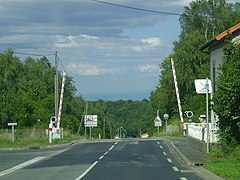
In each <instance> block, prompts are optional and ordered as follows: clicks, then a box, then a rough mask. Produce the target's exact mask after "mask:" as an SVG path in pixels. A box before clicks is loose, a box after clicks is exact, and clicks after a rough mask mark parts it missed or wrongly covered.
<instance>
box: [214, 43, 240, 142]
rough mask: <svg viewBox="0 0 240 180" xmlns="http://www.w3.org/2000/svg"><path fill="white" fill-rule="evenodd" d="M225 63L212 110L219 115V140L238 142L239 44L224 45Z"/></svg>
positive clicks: (239, 133) (239, 140)
mask: <svg viewBox="0 0 240 180" xmlns="http://www.w3.org/2000/svg"><path fill="white" fill-rule="evenodd" d="M224 53H225V63H224V64H223V65H222V67H221V74H220V76H219V79H218V81H217V84H216V85H217V91H216V93H215V94H214V97H213V102H214V106H213V108H214V111H215V112H216V113H217V114H218V116H219V128H220V137H221V141H222V143H224V144H239V143H240V104H239V102H240V79H239V74H240V59H239V57H240V45H239V44H238V45H234V44H229V45H227V46H225V49H224Z"/></svg>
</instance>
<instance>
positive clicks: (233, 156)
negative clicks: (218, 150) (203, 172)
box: [204, 146, 240, 180]
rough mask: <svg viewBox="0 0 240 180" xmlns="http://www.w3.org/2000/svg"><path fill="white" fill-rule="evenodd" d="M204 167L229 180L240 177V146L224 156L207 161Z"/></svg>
mask: <svg viewBox="0 0 240 180" xmlns="http://www.w3.org/2000/svg"><path fill="white" fill-rule="evenodd" d="M204 168H206V169H208V170H209V171H211V172H213V173H214V174H216V175H218V176H220V177H222V178H223V179H227V180H236V179H240V146H239V147H237V148H235V149H234V150H233V151H232V152H231V153H228V154H224V155H223V156H222V157H219V158H213V160H212V161H209V162H206V163H205V164H204Z"/></svg>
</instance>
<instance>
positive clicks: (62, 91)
mask: <svg viewBox="0 0 240 180" xmlns="http://www.w3.org/2000/svg"><path fill="white" fill-rule="evenodd" d="M65 79H66V72H65V70H63V79H62V88H61V95H60V101H59V110H58V118H57V120H58V123H57V129H59V128H60V121H61V113H62V103H63V94H64V84H65Z"/></svg>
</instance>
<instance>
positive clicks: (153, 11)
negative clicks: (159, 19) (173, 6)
mask: <svg viewBox="0 0 240 180" xmlns="http://www.w3.org/2000/svg"><path fill="white" fill-rule="evenodd" d="M92 1H94V2H97V3H102V4H107V5H111V6H116V7H121V8H126V9H132V10H137V11H145V12H150V13H155V14H165V15H171V16H180V15H181V14H179V13H172V12H165V11H156V10H151V9H144V8H137V7H132V6H126V5H121V4H115V3H110V2H106V1H99V0H92Z"/></svg>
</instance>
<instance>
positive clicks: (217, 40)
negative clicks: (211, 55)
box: [199, 23, 240, 51]
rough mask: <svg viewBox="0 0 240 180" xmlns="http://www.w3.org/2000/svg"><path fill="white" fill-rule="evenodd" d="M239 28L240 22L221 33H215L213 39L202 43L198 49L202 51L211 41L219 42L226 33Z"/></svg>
mask: <svg viewBox="0 0 240 180" xmlns="http://www.w3.org/2000/svg"><path fill="white" fill-rule="evenodd" d="M237 30H240V23H238V24H236V25H235V26H233V27H231V28H229V29H228V30H226V31H224V32H222V33H221V34H219V35H217V36H216V37H215V38H214V39H212V40H210V41H208V42H207V43H205V44H204V45H202V46H201V47H200V48H199V49H200V50H201V51H202V50H204V49H206V48H208V47H209V46H211V45H212V44H213V43H217V42H220V41H221V40H222V39H224V38H225V37H226V36H227V35H229V34H232V33H234V32H235V31H237Z"/></svg>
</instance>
